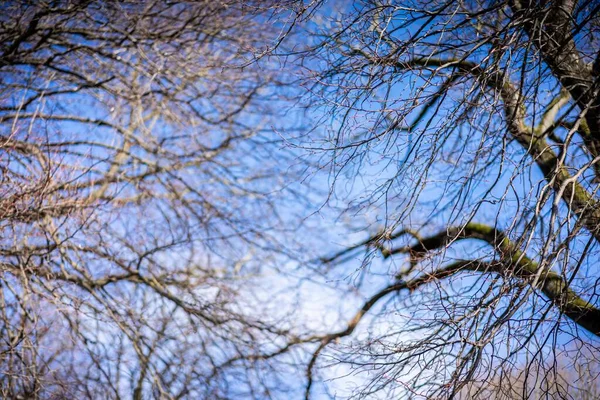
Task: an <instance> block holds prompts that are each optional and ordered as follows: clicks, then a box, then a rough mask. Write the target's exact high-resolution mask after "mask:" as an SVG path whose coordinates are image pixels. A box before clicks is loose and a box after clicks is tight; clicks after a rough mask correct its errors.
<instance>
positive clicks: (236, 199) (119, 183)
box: [0, 1, 285, 399]
mask: <svg viewBox="0 0 600 400" xmlns="http://www.w3.org/2000/svg"><path fill="white" fill-rule="evenodd" d="M265 4H266V3H265ZM261 10H262V4H260V3H258V2H257V3H255V4H250V3H247V4H240V3H238V2H236V1H195V2H185V1H181V2H179V1H150V2H139V1H127V2H117V1H57V2H46V1H31V2H30V1H7V2H3V3H2V13H1V16H0V38H1V42H2V45H1V49H0V54H1V55H0V60H1V61H0V62H1V64H0V99H1V100H0V106H1V107H0V157H1V160H2V161H1V168H2V178H1V179H2V181H1V186H0V191H1V195H0V224H1V227H2V228H1V229H2V238H1V239H0V240H1V244H0V257H1V259H0V264H1V269H0V270H1V283H0V321H1V322H0V332H1V333H0V336H1V337H2V340H1V342H0V371H1V372H0V397H2V398H5V399H9V398H11V399H12V398H69V399H74V398H122V396H125V397H127V398H129V397H133V398H135V399H141V398H148V396H152V397H155V398H167V397H168V398H218V397H221V396H233V395H234V394H238V395H243V396H250V397H261V393H263V392H262V391H260V390H259V389H257V388H255V386H254V385H256V386H257V387H261V385H260V379H261V378H260V372H259V371H255V372H254V375H255V376H253V377H252V378H250V377H249V376H251V375H252V372H251V371H246V369H248V368H247V367H246V366H244V365H242V364H243V360H244V355H246V354H247V353H255V352H256V351H254V348H255V347H260V346H261V345H263V344H265V343H269V340H271V339H267V338H270V337H272V336H277V335H278V334H279V333H278V330H282V331H283V330H284V328H281V327H279V326H273V325H272V324H271V323H268V321H265V320H260V319H257V318H256V315H254V316H253V317H250V316H248V312H247V311H248V308H250V307H253V304H254V303H253V302H254V301H256V300H255V299H252V298H251V294H248V293H245V294H244V295H243V296H242V295H240V291H242V290H244V291H246V289H251V288H252V284H251V283H250V282H251V281H252V276H253V274H255V272H256V271H255V268H256V265H257V264H258V263H257V261H256V260H258V259H259V258H261V257H263V254H264V253H265V251H266V250H267V249H270V250H269V251H270V253H273V252H275V251H280V250H281V248H280V247H279V246H278V243H277V241H278V240H279V239H280V238H281V236H280V235H281V234H282V232H283V231H285V229H283V228H281V227H282V226H284V225H285V223H284V222H282V221H283V220H284V218H280V217H279V215H278V212H279V211H278V207H281V206H282V205H281V204H278V205H277V207H276V206H275V205H274V204H273V203H272V201H274V199H276V198H277V192H278V190H279V189H281V188H282V186H283V183H282V181H281V178H282V176H283V174H284V172H285V171H284V170H282V169H280V166H279V165H278V162H280V160H281V159H283V158H284V157H283V156H282V155H280V156H279V157H278V158H279V161H277V160H274V159H270V158H267V157H266V156H268V155H269V154H270V152H272V151H274V149H277V148H278V146H277V145H276V144H275V143H276V139H277V138H276V137H274V136H275V135H271V134H270V133H269V131H270V130H271V129H272V128H271V127H272V126H273V125H277V123H276V122H274V121H273V120H272V119H273V118H274V117H275V116H276V115H277V103H278V101H279V100H278V98H279V97H281V95H275V94H274V93H275V90H276V88H277V87H278V86H279V85H280V82H279V81H278V79H282V77H281V76H280V77H279V78H277V77H276V75H275V73H274V71H275V69H273V68H270V66H269V64H268V63H266V62H263V63H261V65H260V66H259V65H258V64H257V63H252V64H251V65H248V64H249V62H250V61H251V60H252V59H253V57H254V55H255V53H256V52H258V50H259V48H258V47H257V46H262V44H263V43H265V42H266V41H267V40H272V39H274V38H276V37H277V34H278V32H277V30H276V29H275V27H274V26H271V27H270V25H269V24H267V23H265V21H267V20H268V18H269V15H268V14H265V15H262V14H261V13H262V11H261ZM274 11H276V10H275V9H273V10H272V11H271V14H272V13H273V12H274ZM265 126H267V127H268V128H269V129H266V128H265ZM266 194H271V197H270V198H269V199H266V198H265V196H266ZM276 232H277V235H279V236H276V235H275V233H276ZM250 256H253V257H250ZM250 258H253V259H255V261H252V260H251V259H250ZM244 260H245V261H247V263H246V264H247V265H244V269H243V271H238V270H239V269H240V268H239V267H236V262H238V261H240V262H241V263H242V264H243V263H244ZM253 263H254V264H253ZM242 264H240V266H241V265H242ZM244 276H247V280H246V281H244V280H243V279H242V277H244ZM241 282H246V285H247V286H245V289H242V288H240V286H241V285H240V283H241ZM249 292H250V293H251V291H249ZM234 359H240V360H241V361H238V362H237V364H235V363H232V362H231V361H232V360H234ZM245 377H248V378H247V379H246V378H245ZM270 382H271V383H270V384H269V385H276V384H277V380H276V379H273V378H271V381H270ZM269 385H265V386H267V387H268V386H269ZM254 390H259V391H258V392H256V393H255V392H254ZM261 390H262V389H261Z"/></svg>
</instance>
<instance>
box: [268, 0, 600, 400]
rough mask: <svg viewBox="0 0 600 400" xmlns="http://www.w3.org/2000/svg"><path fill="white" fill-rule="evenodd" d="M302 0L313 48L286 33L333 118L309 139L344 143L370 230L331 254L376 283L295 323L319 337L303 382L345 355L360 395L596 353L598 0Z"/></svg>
mask: <svg viewBox="0 0 600 400" xmlns="http://www.w3.org/2000/svg"><path fill="white" fill-rule="evenodd" d="M301 12H304V15H305V16H306V21H305V23H303V24H302V29H303V30H304V31H303V34H302V36H303V37H304V38H308V39H306V40H305V42H304V43H303V44H304V47H303V48H300V47H301V46H299V45H297V44H295V47H294V48H293V49H288V50H286V49H285V48H283V47H280V48H279V49H278V51H279V52H280V54H285V55H286V56H288V57H291V58H293V59H294V60H296V61H298V62H302V64H301V65H302V68H303V69H304V76H305V78H306V81H305V82H306V83H305V85H306V88H307V89H308V90H309V93H310V94H309V95H308V96H307V103H308V104H309V105H310V107H312V110H313V113H314V115H317V116H319V115H321V118H322V119H321V120H320V121H319V122H320V123H319V128H318V129H315V131H314V132H313V133H312V134H311V135H308V136H306V137H305V139H306V140H299V141H297V143H296V145H299V146H304V147H305V148H309V149H310V150H311V151H313V152H318V151H321V152H324V153H322V154H330V155H331V156H330V157H322V158H321V159H320V160H321V161H322V165H321V167H327V168H328V169H329V171H330V177H331V181H332V182H333V184H332V195H331V197H332V199H335V201H336V204H339V203H340V202H341V201H346V202H347V204H348V205H347V208H346V211H345V212H344V214H343V215H344V216H345V218H346V221H348V226H349V227H350V228H351V229H353V230H354V231H355V232H356V231H358V232H363V240H358V241H354V242H352V240H354V239H355V238H356V235H352V236H348V239H347V240H346V243H347V246H346V247H343V248H342V249H339V248H338V250H337V251H332V252H331V253H330V254H324V258H323V259H322V260H321V262H320V265H321V268H322V269H323V270H327V271H330V273H331V274H338V275H335V276H343V275H344V274H345V275H346V276H348V277H354V278H357V279H355V282H358V289H359V290H360V293H362V296H363V297H364V298H365V302H364V303H363V305H362V307H360V309H359V310H358V311H357V312H356V313H354V314H353V315H350V316H346V317H345V319H346V322H345V323H342V326H341V328H339V327H337V328H336V327H335V326H332V327H331V328H330V329H331V331H329V332H324V333H323V334H312V335H307V336H306V337H305V338H304V339H303V340H299V342H300V343H304V345H306V346H307V347H306V348H311V347H310V345H309V344H311V343H312V346H314V347H312V348H311V352H312V357H311V358H310V359H309V360H308V361H307V366H306V374H307V377H306V379H307V384H306V392H305V395H306V397H307V398H309V397H311V395H315V396H316V397H318V396H317V394H318V393H321V392H322V391H323V390H324V389H323V386H319V388H317V389H316V388H315V385H314V383H315V382H316V381H317V377H324V378H331V377H332V375H333V376H334V377H335V376H336V373H335V372H327V371H329V370H330V369H331V368H333V367H334V366H336V365H337V366H338V367H343V368H345V369H344V370H343V371H344V373H345V374H349V375H350V376H354V378H352V380H353V381H354V382H353V383H354V384H355V387H354V388H353V390H351V391H350V394H351V395H352V396H354V397H357V398H372V397H377V396H380V397H382V398H453V397H457V396H458V394H459V393H464V391H463V390H465V389H464V388H465V387H466V385H471V384H472V383H473V382H478V383H479V384H481V383H482V382H483V383H485V382H490V383H491V382H493V381H494V379H497V377H499V376H501V371H510V370H511V369H514V368H516V367H514V366H516V365H523V363H525V364H526V366H525V369H524V371H526V372H527V371H533V370H534V369H535V372H531V375H530V378H531V377H536V376H537V377H539V376H550V375H551V374H553V373H555V371H556V362H553V361H552V360H556V359H557V358H558V357H559V355H560V356H561V357H568V359H571V360H573V359H577V358H578V357H584V355H585V357H586V360H587V362H588V363H589V365H597V363H598V360H597V354H598V343H599V342H598V340H599V339H598V336H600V309H599V308H598V304H599V303H598V302H599V299H598V293H599V292H598V282H599V281H600V279H599V278H600V275H599V274H600V270H599V268H598V267H599V265H598V259H599V255H600V251H599V250H600V204H599V201H600V195H599V194H598V189H599V182H600V163H599V161H600V96H599V93H600V42H599V41H600V3H598V2H597V1H558V0H557V1H528V0H509V1H481V0H480V1H478V0H475V1H468V0H466V1H454V0H452V1H445V0H441V1H438V0H431V1H429V0H428V1H422V0H409V1H393V0H364V1H354V2H344V1H339V2H335V1H331V2H327V1H319V2H313V3H312V4H305V8H304V9H302V10H301ZM324 110H325V111H326V112H323V111H324ZM356 243H358V244H356ZM353 264H354V266H353ZM356 265H358V266H359V267H358V268H357V267H356ZM340 274H341V275H340ZM382 276H383V277H384V279H383V280H385V282H382V279H381V277H382ZM378 285H379V288H377V287H376V286H378ZM534 365H535V366H536V368H528V366H529V367H531V366H534ZM326 367H327V368H326ZM353 374H354V375H353ZM525 375H527V374H525ZM523 379H527V378H526V377H524V378H523ZM531 379H533V378H531ZM548 379H549V378H548ZM548 382H550V381H549V380H548ZM552 382H557V381H556V380H554V381H552ZM569 383H570V382H567V386H568V384H569ZM484 386H485V385H484ZM326 387H327V385H325V388H326ZM480 387H483V386H480ZM527 387H528V386H527V385H522V387H521V391H520V393H519V395H520V396H522V397H523V398H527V397H528V392H527ZM546 389H547V390H546V393H545V394H546V395H549V396H554V395H557V394H558V393H568V390H567V392H564V391H563V389H564V387H562V388H560V390H558V389H556V385H554V384H552V385H547V386H546ZM555 389H556V390H555ZM551 392H552V393H551ZM573 393H574V392H573ZM333 396H334V394H332V397H333ZM573 397H576V395H575V394H573Z"/></svg>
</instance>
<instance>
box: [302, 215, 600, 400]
mask: <svg viewBox="0 0 600 400" xmlns="http://www.w3.org/2000/svg"><path fill="white" fill-rule="evenodd" d="M401 232H404V231H401ZM380 237H381V235H378V236H375V237H373V238H372V239H371V240H366V241H365V242H363V243H364V244H369V243H372V242H374V241H376V240H377V239H378V238H380ZM462 239H478V240H483V241H485V242H486V243H488V244H490V245H491V246H493V247H494V249H495V250H496V251H497V252H498V253H499V255H500V260H499V261H493V262H486V261H478V260H460V261H457V262H454V263H452V264H449V265H447V266H445V267H442V268H440V269H438V270H435V271H433V272H431V273H426V274H423V275H422V276H420V277H417V278H415V279H412V280H409V281H398V282H396V283H393V284H391V285H389V286H387V287H385V288H383V289H382V290H380V291H379V292H377V293H376V294H374V295H373V296H371V297H370V298H369V299H368V300H367V301H366V302H365V303H364V304H363V306H362V307H361V308H360V310H358V312H357V313H356V314H355V315H354V317H353V318H352V319H351V320H350V322H349V323H348V325H347V326H346V328H345V329H343V330H340V331H338V332H336V333H332V334H329V335H326V336H323V338H322V340H321V344H320V345H319V347H318V348H317V349H316V350H315V352H314V353H313V355H312V357H311V360H310V362H309V364H308V370H307V378H308V384H307V389H306V398H307V399H308V396H309V394H310V393H309V392H310V387H311V385H312V369H313V367H314V365H315V363H316V360H317V358H318V356H319V354H320V353H321V352H322V351H323V349H324V348H325V347H326V346H327V345H328V344H330V343H331V342H333V341H335V340H337V339H340V338H343V337H345V336H349V335H351V334H352V333H353V332H354V330H355V329H356V327H357V326H358V324H359V323H360V321H361V320H362V318H363V317H364V316H365V314H367V313H368V312H369V310H371V309H372V308H373V306H374V305H375V304H376V303H377V302H378V301H379V300H381V299H382V298H384V297H386V296H387V295H388V294H390V293H394V292H399V291H401V290H404V289H407V290H409V291H411V292H412V291H413V290H415V289H417V288H419V287H420V286H422V285H425V284H427V283H430V282H432V281H435V280H440V279H445V278H449V277H451V276H453V275H455V274H457V273H460V272H463V271H471V272H480V273H495V274H498V275H501V276H503V277H513V278H514V277H516V278H520V279H523V280H527V281H529V283H530V284H535V288H536V289H538V290H540V291H541V292H542V293H543V294H544V295H545V296H546V297H547V298H548V299H549V300H550V301H551V302H552V304H553V305H554V306H556V307H557V308H558V310H559V311H560V312H561V313H562V314H564V315H566V316H567V317H569V318H570V319H571V320H572V321H573V322H575V323H576V324H577V325H579V326H581V327H582V328H585V329H586V330H587V331H589V332H591V333H592V334H594V335H596V336H598V337H600V309H599V308H597V307H595V306H594V305H593V304H590V303H589V302H587V301H586V300H584V299H582V298H581V297H580V296H579V295H578V294H577V293H575V291H573V290H572V289H571V288H570V287H569V283H568V282H567V280H565V279H564V278H563V277H562V276H560V275H559V274H557V273H556V272H553V271H540V265H539V264H538V263H537V262H535V261H533V260H532V259H531V258H529V257H528V256H527V255H525V253H524V252H522V251H521V250H520V249H519V248H518V246H517V245H516V244H515V243H513V242H512V241H511V240H510V239H508V237H507V236H506V234H505V233H504V232H502V231H501V230H499V229H496V228H494V227H490V226H487V225H484V224H478V223H469V224H467V225H466V226H464V227H451V228H449V229H446V230H444V231H441V232H438V233H437V234H434V235H432V236H429V237H426V238H423V239H420V240H419V243H417V244H415V245H412V246H403V247H399V248H396V249H392V250H385V249H382V253H383V255H384V257H386V258H387V257H390V256H392V255H394V254H410V255H411V258H413V261H414V260H418V259H420V258H422V257H423V256H424V255H425V254H427V253H428V252H430V251H432V250H435V249H440V248H443V247H446V246H448V245H449V244H451V243H452V242H454V241H456V240H462ZM364 244H363V245H364ZM357 247H358V246H353V247H351V249H355V248H357ZM338 254H339V253H338ZM538 276H539V279H536V278H537V277H538Z"/></svg>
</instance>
